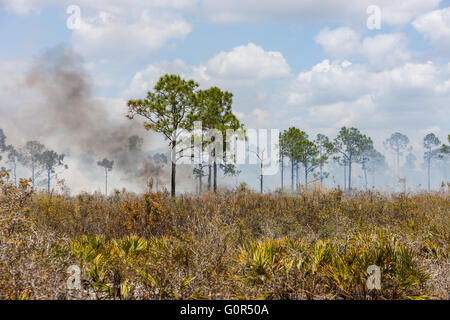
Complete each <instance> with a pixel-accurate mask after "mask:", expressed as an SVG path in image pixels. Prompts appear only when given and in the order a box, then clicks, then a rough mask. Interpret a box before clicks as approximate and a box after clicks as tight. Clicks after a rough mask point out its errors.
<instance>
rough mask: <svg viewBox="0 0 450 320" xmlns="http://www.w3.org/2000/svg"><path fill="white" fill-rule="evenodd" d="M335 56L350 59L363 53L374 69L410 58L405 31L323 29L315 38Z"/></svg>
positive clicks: (329, 53)
mask: <svg viewBox="0 0 450 320" xmlns="http://www.w3.org/2000/svg"><path fill="white" fill-rule="evenodd" d="M315 41H316V42H317V43H318V44H320V45H321V46H322V48H323V49H324V51H325V52H326V53H327V55H328V56H329V57H330V58H332V59H349V58H351V57H354V56H357V55H360V56H362V57H363V58H364V59H366V61H367V62H368V63H369V64H370V65H371V66H372V67H375V68H378V69H382V68H391V67H393V66H396V65H401V64H403V63H405V62H407V61H409V60H410V58H411V54H410V53H409V51H408V49H407V39H406V37H405V35H404V34H402V33H392V34H379V35H376V36H374V37H364V38H362V39H361V36H360V35H359V34H358V33H357V32H356V31H355V30H353V29H352V28H349V27H341V28H336V29H329V28H328V27H326V28H324V29H322V30H321V31H320V32H319V34H318V35H317V36H316V37H315Z"/></svg>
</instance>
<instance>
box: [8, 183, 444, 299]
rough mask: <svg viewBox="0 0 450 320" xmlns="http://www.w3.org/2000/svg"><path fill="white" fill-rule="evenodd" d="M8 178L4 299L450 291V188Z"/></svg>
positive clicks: (416, 295)
mask: <svg viewBox="0 0 450 320" xmlns="http://www.w3.org/2000/svg"><path fill="white" fill-rule="evenodd" d="M0 181H1V182H0V223H1V230H0V298H3V299H71V298H77V299H79V298H81V299H92V298H107V299H111V298H120V299H257V298H258V299H261V298H264V299H408V298H410V299H448V298H449V296H448V291H449V290H448V289H449V288H448V285H449V278H448V274H449V271H450V269H449V249H448V243H449V221H450V220H449V213H450V200H449V192H448V191H440V192H434V193H419V194H402V193H399V194H392V195H383V194H381V193H378V192H360V193H355V194H354V195H352V196H347V195H345V194H344V193H343V192H342V191H340V190H321V189H320V188H318V187H315V188H311V189H308V190H305V191H302V192H301V193H299V194H296V195H288V194H284V193H277V194H274V195H268V194H267V195H259V194H255V193H253V192H250V191H248V190H245V189H240V190H237V191H235V192H222V193H220V194H217V195H214V194H206V195H204V196H201V197H188V196H186V197H180V198H176V199H172V198H170V197H169V196H168V195H167V194H142V195H136V194H131V193H127V192H116V193H115V194H114V195H113V196H111V197H108V198H106V197H103V196H101V195H98V194H94V195H92V194H80V195H78V196H75V197H73V196H69V195H67V194H50V195H47V194H44V193H33V192H32V191H31V190H30V187H29V182H27V181H22V182H21V185H20V186H19V187H14V186H12V185H11V184H10V183H9V182H8V181H7V176H4V177H3V178H1V179H0ZM73 264H75V265H78V266H80V268H81V270H82V277H81V278H82V280H83V281H82V289H81V290H68V289H67V287H66V280H67V277H68V276H69V275H68V274H67V273H66V271H67V268H68V267H69V266H70V265H73ZM369 265H378V266H379V267H380V268H381V271H382V288H381V290H375V291H373V290H372V291H368V290H367V286H366V279H367V276H368V275H367V267H368V266H369Z"/></svg>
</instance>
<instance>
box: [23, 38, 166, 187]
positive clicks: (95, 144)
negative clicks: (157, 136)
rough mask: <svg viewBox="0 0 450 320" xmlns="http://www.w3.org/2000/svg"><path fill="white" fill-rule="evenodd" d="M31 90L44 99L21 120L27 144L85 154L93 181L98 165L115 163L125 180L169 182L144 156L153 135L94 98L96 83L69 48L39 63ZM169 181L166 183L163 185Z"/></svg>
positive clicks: (29, 79) (30, 76)
mask: <svg viewBox="0 0 450 320" xmlns="http://www.w3.org/2000/svg"><path fill="white" fill-rule="evenodd" d="M25 86H26V87H27V88H29V89H33V90H34V91H36V92H37V93H38V94H39V96H40V97H42V99H43V102H42V103H39V102H38V103H36V105H31V106H27V108H25V109H26V114H23V113H22V114H20V115H18V116H17V126H20V127H21V128H20V131H21V132H24V133H26V136H27V137H26V139H30V138H31V137H35V138H36V139H39V140H41V139H42V140H44V141H54V142H55V144H56V145H54V146H52V147H53V148H59V149H62V150H68V153H69V154H72V155H79V156H78V160H79V161H78V162H79V169H81V170H82V171H83V172H84V173H86V174H89V176H92V175H93V173H94V172H96V171H94V172H93V173H91V172H89V171H93V169H94V168H95V163H96V161H98V160H100V159H103V157H108V158H111V159H113V160H115V163H116V164H117V165H115V168H114V169H113V170H114V171H120V173H121V177H122V179H123V180H127V181H131V182H133V183H136V184H138V185H139V186H143V185H145V184H146V183H147V181H148V179H149V178H151V177H152V176H155V175H156V174H157V173H158V175H159V176H160V178H159V180H160V185H163V184H165V183H167V181H166V177H167V176H168V174H167V173H166V172H164V173H162V174H159V173H160V171H161V168H159V167H158V166H157V165H156V164H155V162H154V161H153V160H152V159H151V158H150V157H149V155H148V154H147V153H146V152H144V151H142V144H143V139H142V138H139V135H143V136H144V135H145V136H146V137H148V136H149V134H148V132H146V131H145V130H144V129H143V128H142V124H141V123H140V122H139V121H130V120H128V119H126V118H125V113H126V105H125V104H124V106H123V114H124V117H123V119H119V120H117V119H113V117H112V116H111V114H112V113H113V112H111V106H108V105H105V103H104V102H101V101H99V100H98V99H94V98H93V95H92V89H91V87H92V79H91V78H90V76H89V75H88V74H87V72H86V71H85V69H84V66H83V61H82V59H81V58H80V57H79V56H78V55H76V54H75V53H74V52H73V51H71V50H70V49H69V48H67V47H63V46H60V47H57V48H53V49H51V50H48V51H46V52H45V53H44V54H42V55H41V56H40V57H38V58H37V59H35V60H34V62H33V63H32V66H31V68H30V70H29V72H28V73H27V75H26V77H25ZM161 180H163V181H161Z"/></svg>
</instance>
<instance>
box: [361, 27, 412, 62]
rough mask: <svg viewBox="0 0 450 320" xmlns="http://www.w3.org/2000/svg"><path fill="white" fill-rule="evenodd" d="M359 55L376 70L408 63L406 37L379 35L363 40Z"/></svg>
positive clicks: (398, 34) (409, 55)
mask: <svg viewBox="0 0 450 320" xmlns="http://www.w3.org/2000/svg"><path fill="white" fill-rule="evenodd" d="M359 52H360V54H361V55H362V56H363V57H365V58H366V59H367V61H368V62H369V63H370V64H371V65H373V66H375V67H378V68H391V67H394V66H397V65H401V64H403V63H404V62H406V61H409V60H410V58H411V54H410V53H409V51H408V50H407V40H406V37H405V36H404V35H403V34H401V33H393V34H380V35H376V36H374V37H366V38H364V39H363V41H362V43H361V45H360V47H359Z"/></svg>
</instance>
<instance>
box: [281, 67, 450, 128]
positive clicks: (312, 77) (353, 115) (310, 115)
mask: <svg viewBox="0 0 450 320" xmlns="http://www.w3.org/2000/svg"><path fill="white" fill-rule="evenodd" d="M449 98H450V86H448V71H446V68H445V67H442V66H440V65H435V64H433V63H432V62H427V63H406V64H404V65H402V66H398V67H394V68H392V69H389V70H384V71H371V70H370V69H368V68H367V67H366V66H364V65H357V64H354V65H351V66H347V67H344V65H343V64H342V63H339V62H338V61H333V62H330V61H329V60H325V61H323V62H321V63H319V64H317V65H316V66H314V67H313V68H312V69H311V70H310V71H306V72H302V73H300V74H299V75H298V77H297V79H296V81H295V83H294V85H293V86H292V88H291V89H290V92H289V94H288V96H287V102H288V103H289V104H290V105H291V106H292V107H294V106H295V109H296V110H297V113H298V114H299V115H298V119H302V121H303V122H304V123H305V125H306V126H309V127H323V128H326V127H333V128H337V127H339V126H342V125H355V126H358V127H362V128H369V129H370V128H372V129H373V130H376V129H378V130H379V131H380V132H382V131H383V130H384V129H390V130H393V129H391V128H400V129H402V130H405V131H410V132H411V131H412V132H415V133H417V130H419V129H420V128H428V127H431V126H441V127H444V128H445V127H446V128H447V130H450V128H449V127H448V123H450V122H449V120H450V119H449V113H448V99H449ZM292 107H291V108H289V113H294V112H295V111H294V109H293V108H292ZM375 134H379V133H375Z"/></svg>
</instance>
